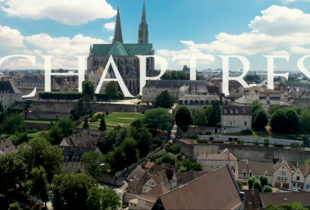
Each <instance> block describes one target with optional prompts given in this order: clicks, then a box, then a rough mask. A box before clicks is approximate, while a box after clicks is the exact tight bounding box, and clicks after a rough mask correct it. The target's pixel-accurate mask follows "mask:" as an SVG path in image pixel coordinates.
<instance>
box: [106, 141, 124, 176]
mask: <svg viewBox="0 0 310 210" xmlns="http://www.w3.org/2000/svg"><path fill="white" fill-rule="evenodd" d="M109 162H110V166H111V168H113V169H114V170H115V171H120V170H123V169H124V168H125V166H126V155H125V153H124V151H123V148H122V147H116V148H115V149H114V150H113V152H111V153H109Z"/></svg>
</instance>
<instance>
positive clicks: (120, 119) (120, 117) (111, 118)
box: [78, 112, 144, 131]
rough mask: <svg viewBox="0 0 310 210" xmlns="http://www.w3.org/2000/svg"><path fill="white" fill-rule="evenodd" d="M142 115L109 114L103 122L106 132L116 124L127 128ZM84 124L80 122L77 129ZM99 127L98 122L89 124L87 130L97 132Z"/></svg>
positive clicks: (142, 115) (126, 113)
mask: <svg viewBox="0 0 310 210" xmlns="http://www.w3.org/2000/svg"><path fill="white" fill-rule="evenodd" d="M143 117H144V114H141V113H128V112H115V113H111V114H109V115H108V116H105V117H104V119H105V122H106V124H107V130H108V131H109V130H112V129H113V128H114V127H115V126H117V125H118V124H119V125H121V126H129V125H130V123H132V122H133V121H135V120H136V119H142V118H143ZM83 125H84V122H82V123H81V124H80V125H79V126H78V128H83ZM99 126H100V120H98V121H97V122H94V123H90V122H89V128H90V129H93V130H98V128H99Z"/></svg>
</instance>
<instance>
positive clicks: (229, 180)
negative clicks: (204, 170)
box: [152, 165, 244, 210]
mask: <svg viewBox="0 0 310 210" xmlns="http://www.w3.org/2000/svg"><path fill="white" fill-rule="evenodd" d="M243 201H244V193H243V192H240V189H239V187H238V185H237V183H236V181H235V178H234V175H233V173H232V171H231V170H230V166H229V165H226V166H224V167H222V168H219V169H217V170H215V171H213V172H211V173H209V174H206V175H204V176H201V177H199V178H198V179H195V180H193V181H191V182H189V183H187V184H184V185H181V186H180V187H178V188H176V189H174V190H172V191H170V192H167V193H164V194H162V195H160V196H159V198H158V199H157V201H156V203H155V205H154V206H153V208H152V210H167V209H184V210H187V209H244V207H243Z"/></svg>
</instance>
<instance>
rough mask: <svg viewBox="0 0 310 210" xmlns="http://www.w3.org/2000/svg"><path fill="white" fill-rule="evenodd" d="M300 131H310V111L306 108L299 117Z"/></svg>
mask: <svg viewBox="0 0 310 210" xmlns="http://www.w3.org/2000/svg"><path fill="white" fill-rule="evenodd" d="M299 131H300V132H302V133H308V132H309V131H310V111H309V110H308V109H305V110H303V111H302V113H301V115H300V117H299Z"/></svg>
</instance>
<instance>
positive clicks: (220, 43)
mask: <svg viewBox="0 0 310 210" xmlns="http://www.w3.org/2000/svg"><path fill="white" fill-rule="evenodd" d="M249 27H250V28H251V29H252V31H250V32H244V33H242V34H239V35H231V34H227V33H220V34H218V35H217V36H216V37H215V40H214V41H213V42H211V43H201V44H196V43H194V42H193V41H191V40H188V41H181V42H182V43H184V44H185V45H187V47H188V48H196V49H199V50H206V51H209V52H215V51H216V52H220V53H223V54H243V55H254V54H256V53H263V52H269V51H275V50H276V49H277V48H283V47H291V46H300V45H306V44H310V15H309V14H305V13H303V12H302V11H301V10H298V9H289V8H287V7H282V6H274V5H273V6H271V7H269V8H268V9H266V10H263V11H262V16H259V17H258V16H257V17H255V19H254V20H253V21H251V23H250V24H249ZM282 53H284V52H282Z"/></svg>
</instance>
